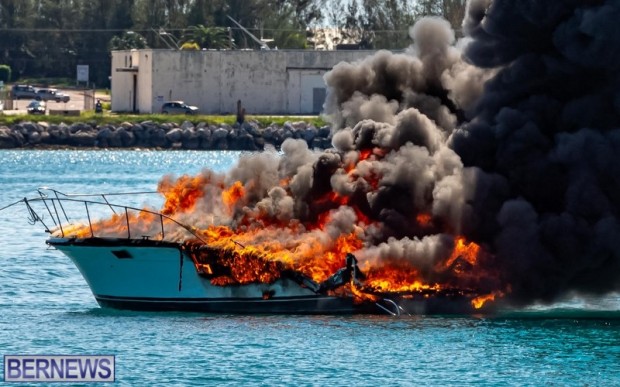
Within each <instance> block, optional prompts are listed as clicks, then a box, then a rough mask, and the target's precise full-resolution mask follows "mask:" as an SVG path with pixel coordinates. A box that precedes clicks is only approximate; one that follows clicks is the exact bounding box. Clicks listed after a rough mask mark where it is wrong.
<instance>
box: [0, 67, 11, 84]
mask: <svg viewBox="0 0 620 387" xmlns="http://www.w3.org/2000/svg"><path fill="white" fill-rule="evenodd" d="M0 81H4V82H5V83H7V82H10V81H11V66H9V65H0Z"/></svg>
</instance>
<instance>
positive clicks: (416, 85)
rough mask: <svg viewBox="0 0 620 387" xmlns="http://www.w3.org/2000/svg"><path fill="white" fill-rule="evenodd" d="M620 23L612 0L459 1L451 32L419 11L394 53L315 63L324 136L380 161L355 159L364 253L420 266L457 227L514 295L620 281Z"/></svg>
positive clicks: (534, 296) (544, 294)
mask: <svg viewBox="0 0 620 387" xmlns="http://www.w3.org/2000/svg"><path fill="white" fill-rule="evenodd" d="M619 21H620V2H619V1H617V0H606V1H605V0H588V1H586V0H582V1H577V0H564V1H531V0H471V1H470V2H469V3H468V9H467V14H466V17H465V20H464V22H463V31H464V33H465V34H466V37H465V38H464V39H461V40H459V41H457V40H456V39H455V36H454V33H453V32H452V30H451V29H450V27H449V25H448V24H447V22H445V21H443V20H439V19H423V20H422V21H420V22H418V23H417V24H416V25H415V26H414V27H413V28H412V31H411V35H412V38H413V41H414V44H413V45H412V47H410V48H409V49H408V51H407V52H405V53H400V54H394V53H391V52H387V51H381V52H379V53H377V54H376V55H374V56H372V57H369V58H367V59H365V60H363V61H361V62H359V63H353V64H341V65H338V66H336V67H335V68H334V70H333V71H331V72H330V73H328V74H327V75H326V78H325V79H326V82H327V84H328V86H329V87H330V92H329V95H328V100H327V102H326V106H325V107H326V112H328V113H329V114H331V116H332V118H333V122H334V125H335V126H336V127H337V131H336V132H335V133H334V146H335V147H336V148H337V149H338V150H339V151H340V152H341V153H342V154H343V155H345V156H343V157H344V158H345V159H346V157H347V156H346V154H347V153H355V152H359V151H362V150H365V149H375V150H376V149H379V150H380V152H381V156H382V157H380V158H377V159H371V160H369V161H368V162H366V161H365V162H362V163H360V164H358V167H357V172H358V175H359V176H360V177H361V178H364V177H367V176H369V175H371V174H375V175H379V176H381V179H380V180H379V184H378V187H374V188H372V189H370V188H368V189H367V190H366V192H367V195H366V197H367V200H368V202H367V208H368V209H369V210H368V211H369V214H368V215H369V216H370V217H371V218H373V219H375V220H378V221H380V222H382V224H383V225H384V228H381V229H377V230H367V234H368V238H369V240H373V241H375V242H376V243H375V246H374V247H369V248H368V249H367V250H366V252H365V253H362V254H361V255H362V256H366V257H371V258H368V259H381V258H388V257H390V259H405V260H408V261H410V262H415V263H416V264H417V265H418V266H424V265H426V266H428V265H429V262H434V261H435V260H436V258H435V257H436V256H437V255H438V254H439V255H441V253H440V252H441V251H444V250H445V248H446V241H445V238H443V237H442V236H441V235H443V233H445V232H448V233H451V234H464V235H465V236H466V237H467V238H469V239H470V240H474V241H476V242H477V243H478V244H480V245H481V246H483V247H484V249H485V250H487V251H489V252H490V253H491V254H490V256H489V257H488V258H487V259H485V260H484V261H483V262H482V265H483V266H484V269H485V271H488V272H493V273H498V274H497V275H498V277H499V279H500V283H501V284H502V285H501V287H502V289H501V290H504V291H506V292H507V298H508V299H509V300H511V301H513V302H516V303H522V302H532V301H535V300H541V301H552V300H554V299H557V298H558V297H560V296H563V295H567V294H570V293H571V292H581V293H588V294H603V293H607V292H611V291H616V290H619V289H620V222H619V219H620V218H619V216H620V22H619ZM347 184H351V181H350V179H349V180H347ZM352 184H354V185H355V182H353V183H352ZM360 184H362V182H360ZM331 185H332V187H333V189H334V190H336V191H338V187H339V186H344V185H345V184H344V179H343V180H342V181H340V180H339V179H338V178H337V177H332V179H331ZM349 190H350V191H355V189H349ZM420 213H429V214H431V215H432V218H433V224H434V226H433V227H432V228H431V229H424V228H420V226H419V225H418V224H417V223H416V222H415V221H414V219H415V217H416V214H420ZM438 230H444V231H441V232H440V231H438ZM445 230H447V231H445ZM440 234H441V235H440ZM448 244H449V243H448ZM424 257H428V258H424Z"/></svg>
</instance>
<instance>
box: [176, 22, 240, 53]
mask: <svg viewBox="0 0 620 387" xmlns="http://www.w3.org/2000/svg"><path fill="white" fill-rule="evenodd" d="M184 40H185V41H194V42H196V43H198V44H199V45H200V47H201V48H214V49H227V48H228V49H229V48H233V42H232V41H231V38H230V34H229V29H228V28H225V27H207V26H204V25H202V24H199V25H197V26H190V27H189V28H188V29H187V30H186V31H185V35H184Z"/></svg>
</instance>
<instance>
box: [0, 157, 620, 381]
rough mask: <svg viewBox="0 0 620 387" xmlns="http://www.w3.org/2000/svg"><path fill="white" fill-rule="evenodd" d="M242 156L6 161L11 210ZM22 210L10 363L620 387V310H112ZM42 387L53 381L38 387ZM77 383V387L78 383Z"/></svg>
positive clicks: (16, 228) (3, 230)
mask: <svg viewBox="0 0 620 387" xmlns="http://www.w3.org/2000/svg"><path fill="white" fill-rule="evenodd" d="M240 155H241V153H239V152H192V151H180V152H174V151H165V152H163V151H160V152H157V151H124V150H123V151H103V150H100V151H73V150H71V151H69V150H66V151H35V150H19V151H7V150H3V151H0V187H2V189H1V190H0V207H3V206H4V205H7V204H10V203H12V202H14V201H17V200H19V199H21V198H23V197H32V196H34V194H35V193H36V192H35V190H36V188H37V187H41V186H49V187H52V188H55V189H57V190H59V191H62V192H67V193H69V192H79V193H86V192H88V193H92V192H122V191H152V190H154V189H155V188H156V186H157V182H158V181H159V179H160V178H161V177H162V176H163V175H165V174H169V173H173V174H176V175H179V174H184V173H189V174H195V173H197V172H198V171H200V170H201V169H203V168H205V167H209V168H211V169H214V170H217V171H225V170H227V169H228V168H230V167H231V166H232V165H233V164H234V163H235V161H236V160H237V159H238V158H239V156H240ZM46 236H47V235H46V234H45V233H44V232H43V228H42V227H41V225H40V224H37V225H34V226H33V225H31V224H29V222H28V219H27V213H26V211H25V207H24V206H23V205H20V206H15V207H11V208H9V209H6V210H4V211H1V212H0V354H2V355H7V354H70V355H81V354H94V355H96V354H113V355H116V380H117V382H116V383H117V384H119V385H128V386H149V385H179V386H185V385H197V386H198V385H232V386H241V385H295V386H297V385H303V386H305V385H317V386H332V385H335V386H357V385H360V386H365V385H368V386H383V385H390V386H391V385H403V386H408V385H420V384H421V385H594V386H599V385H620V313H619V312H618V310H619V309H620V307H619V305H620V300H619V299H618V296H610V297H608V298H606V299H603V300H592V299H589V300H588V299H580V300H572V301H568V302H566V303H563V304H558V305H553V306H546V307H533V308H529V309H526V310H512V311H504V312H500V313H498V314H497V315H493V316H407V317H401V318H394V317H389V316H351V317H346V316H345V317H333V316H238V315H205V314H197V313H144V312H128V311H116V310H111V309H102V308H100V307H99V306H98V305H97V303H96V302H95V300H94V298H93V297H92V295H91V293H90V291H89V289H88V286H87V284H86V283H85V281H84V280H83V279H82V277H81V276H80V274H79V272H78V271H77V269H76V268H75V267H74V266H73V265H72V264H71V262H70V261H69V259H67V258H65V257H64V256H63V255H62V254H60V253H59V252H57V251H55V250H53V249H48V248H47V247H46V245H45V243H44V242H45V239H46ZM38 385H40V384H38ZM65 385H66V384H65Z"/></svg>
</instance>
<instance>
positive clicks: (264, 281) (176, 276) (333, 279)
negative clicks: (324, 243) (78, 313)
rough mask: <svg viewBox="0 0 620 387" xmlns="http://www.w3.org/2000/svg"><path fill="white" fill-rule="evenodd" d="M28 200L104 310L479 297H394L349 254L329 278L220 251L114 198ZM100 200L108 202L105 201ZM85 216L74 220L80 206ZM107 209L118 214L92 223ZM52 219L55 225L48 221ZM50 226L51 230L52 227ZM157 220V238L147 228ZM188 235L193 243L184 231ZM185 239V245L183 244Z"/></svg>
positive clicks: (356, 304)
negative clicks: (114, 202) (373, 279)
mask: <svg viewBox="0 0 620 387" xmlns="http://www.w3.org/2000/svg"><path fill="white" fill-rule="evenodd" d="M38 193H39V195H38V197H35V198H31V199H23V200H21V201H20V202H24V203H25V205H26V207H27V209H28V213H29V217H30V221H31V222H33V223H34V222H39V223H41V224H42V225H43V226H44V227H45V230H46V231H47V232H49V233H50V234H51V236H50V237H49V238H48V239H47V241H46V243H47V244H48V245H49V246H52V247H54V248H55V249H57V250H59V251H61V252H62V253H63V254H64V255H66V256H67V257H69V258H70V259H71V260H72V262H73V263H74V264H75V265H76V267H77V268H78V270H79V271H80V273H81V274H82V276H83V277H84V279H85V280H86V282H87V283H88V285H89V287H90V289H91V291H92V293H93V295H94V297H95V299H96V300H97V302H98V303H99V304H100V305H101V306H102V307H111V308H117V309H129V310H148V311H171V310H175V311H193V312H207V313H243V314H249V313H269V314H275V313H286V314H354V313H382V314H386V313H387V314H390V315H400V314H402V313H450V312H451V313H467V312H470V311H471V310H472V305H474V304H472V301H473V302H477V301H476V300H478V298H476V297H475V295H474V294H471V293H467V292H464V291H462V290H456V289H438V288H433V287H429V286H422V285H421V284H411V286H410V288H409V289H408V290H404V291H402V290H401V291H399V292H391V291H389V290H387V288H384V287H382V286H384V285H381V284H377V283H376V282H374V283H373V282H372V281H370V282H367V280H368V279H369V278H368V276H367V275H366V274H364V273H363V272H362V271H361V269H360V267H359V266H358V260H357V258H356V257H355V256H354V255H353V254H351V253H346V254H344V256H343V257H342V260H341V262H342V267H340V268H338V269H336V270H334V271H333V273H331V275H329V276H328V277H326V278H325V279H324V280H322V281H317V280H315V279H313V278H312V276H311V275H308V274H307V273H304V271H303V270H301V269H300V268H298V267H297V268H296V267H294V265H290V264H287V263H286V262H284V261H282V260H270V259H268V258H267V257H265V255H264V254H261V253H259V252H258V251H259V250H257V249H249V248H248V247H247V246H244V245H243V244H242V243H240V242H238V241H235V240H234V238H233V237H232V236H230V235H229V236H226V235H221V236H220V237H221V238H229V239H230V244H229V245H222V244H220V245H219V246H212V245H211V244H210V243H209V242H208V241H206V240H205V239H204V237H205V233H204V232H201V231H200V230H198V229H197V228H195V227H191V226H188V225H185V224H182V223H181V222H178V221H177V220H175V219H173V218H172V217H170V216H168V215H165V214H163V213H161V212H156V211H151V210H148V209H145V208H142V209H140V208H135V207H128V206H125V205H118V204H113V203H111V202H110V201H109V200H108V197H109V196H110V195H112V194H95V195H93V194H87V195H77V194H64V193H61V192H59V191H56V190H52V189H39V191H38ZM97 198H100V200H98V199H97ZM76 206H77V208H81V209H82V211H83V217H82V218H81V219H78V218H75V219H74V218H73V216H72V215H71V214H75V208H76ZM97 208H104V209H107V210H108V211H111V212H112V213H113V216H112V218H110V219H108V220H106V221H99V222H96V221H93V220H91V217H92V216H93V214H96V213H101V211H98V210H97ZM44 219H48V220H47V221H46V222H44ZM50 221H51V223H52V224H47V223H49V222H50ZM146 221H148V223H149V228H150V231H151V232H152V231H153V230H155V229H154V228H153V225H157V226H158V227H157V232H156V233H154V234H151V235H147V234H144V232H145V231H146V230H145V228H144V227H143V224H144V223H145V222H146ZM181 234H184V235H185V236H184V237H180V236H179V235H181ZM179 240H182V241H179Z"/></svg>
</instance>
